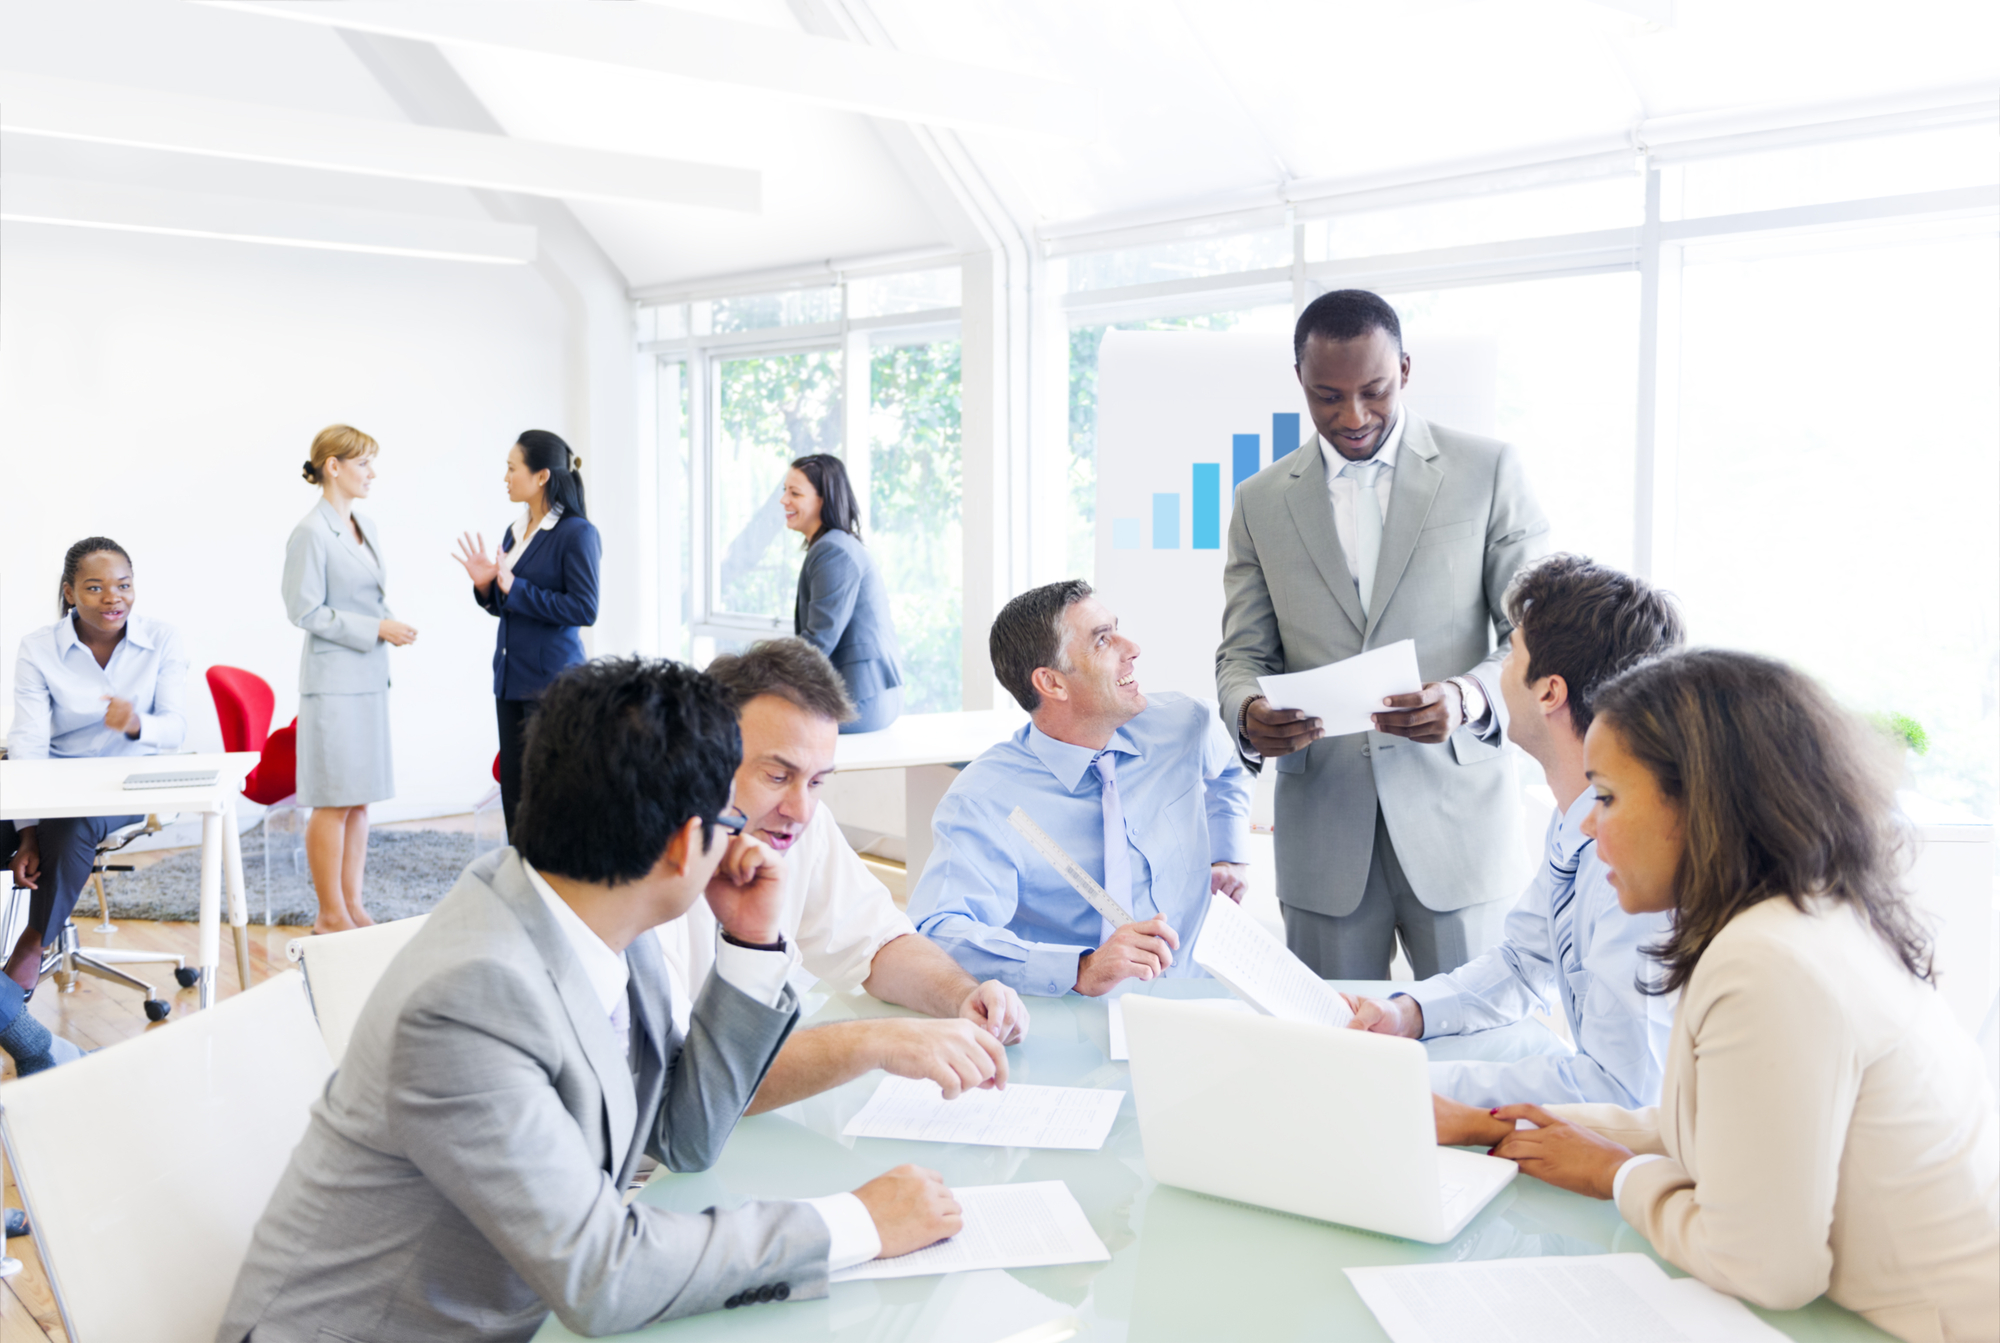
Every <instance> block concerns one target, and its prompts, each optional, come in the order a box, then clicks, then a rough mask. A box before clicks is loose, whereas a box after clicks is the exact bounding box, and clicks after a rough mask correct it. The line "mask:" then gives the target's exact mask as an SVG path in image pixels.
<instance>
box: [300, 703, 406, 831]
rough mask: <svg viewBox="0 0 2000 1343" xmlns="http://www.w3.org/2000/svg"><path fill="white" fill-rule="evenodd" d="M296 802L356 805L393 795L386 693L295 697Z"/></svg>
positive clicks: (394, 775) (301, 803)
mask: <svg viewBox="0 0 2000 1343" xmlns="http://www.w3.org/2000/svg"><path fill="white" fill-rule="evenodd" d="M298 785H299V788H298V797H299V805H300V806H301V807H361V806H366V805H367V804H368V803H370V802H381V801H384V800H386V799H388V798H391V797H394V796H395V795H396V768H395V762H394V760H393V759H392V758H391V757H390V754H389V692H388V691H386V690H376V691H371V692H369V693H368V694H365V695H301V696H299V773H298Z"/></svg>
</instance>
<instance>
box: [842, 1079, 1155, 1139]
mask: <svg viewBox="0 0 2000 1343" xmlns="http://www.w3.org/2000/svg"><path fill="white" fill-rule="evenodd" d="M1124 1101H1125V1093H1124V1092H1122V1091H1103V1090H1098V1089H1096V1088H1091V1087H1037V1086H1029V1085H1027V1084H1026V1083H1009V1084H1008V1086H1007V1088H1006V1090H1004V1091H997V1090H996V1091H966V1092H961V1093H960V1094H959V1097H958V1099H957V1100H950V1101H948V1100H946V1099H945V1098H944V1092H943V1091H942V1090H941V1089H940V1088H939V1087H938V1084H937V1083H936V1082H932V1081H929V1080H928V1079H923V1080H919V1079H913V1078H908V1077H885V1078H883V1079H882V1085H881V1086H879V1087H877V1088H875V1094H874V1095H873V1096H870V1097H869V1098H868V1103H867V1104H866V1105H864V1106H862V1107H861V1111H860V1113H858V1114H856V1115H855V1116H854V1118H852V1119H850V1120H848V1121H847V1127H846V1128H844V1129H842V1130H841V1132H842V1133H844V1134H845V1135H846V1136H848V1137H850V1138H908V1139H914V1140H916V1141H918V1142H965V1143H978V1144H981V1145H984V1146H988V1147H1067V1148H1073V1149H1075V1150H1078V1151H1091V1152H1094V1151H1096V1150H1097V1149H1098V1148H1100V1147H1102V1146H1104V1140H1105V1138H1106V1137H1108V1136H1109V1135H1110V1133H1111V1123H1112V1121H1113V1120H1115V1119H1117V1118H1118V1107H1119V1106H1120V1105H1122V1104H1123V1103H1124Z"/></svg>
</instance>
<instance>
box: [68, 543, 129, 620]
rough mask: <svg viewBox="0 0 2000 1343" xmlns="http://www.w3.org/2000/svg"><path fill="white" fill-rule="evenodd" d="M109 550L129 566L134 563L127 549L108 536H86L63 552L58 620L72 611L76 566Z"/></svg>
mask: <svg viewBox="0 0 2000 1343" xmlns="http://www.w3.org/2000/svg"><path fill="white" fill-rule="evenodd" d="M107 550H108V551H110V552H111V553H112V554H114V555H116V556H117V557H118V558H119V559H121V560H123V561H125V563H127V564H130V563H131V562H132V557H131V556H130V555H127V554H126V553H125V547H123V546H121V545H119V544H118V543H117V542H116V541H114V540H112V539H111V538H110V537H108V536H86V537H84V538H83V540H81V541H78V542H77V543H76V544H75V545H73V546H71V547H70V548H69V549H68V550H66V551H64V552H63V572H62V581H61V582H60V583H57V584H56V617H57V619H61V618H62V617H63V616H66V615H68V614H69V613H70V611H71V609H72V605H73V604H72V603H71V601H70V599H69V587H70V584H72V583H74V582H76V566H77V565H79V564H82V563H83V562H84V561H85V560H86V559H89V558H90V557H91V556H92V555H97V554H101V553H102V552H104V551H107Z"/></svg>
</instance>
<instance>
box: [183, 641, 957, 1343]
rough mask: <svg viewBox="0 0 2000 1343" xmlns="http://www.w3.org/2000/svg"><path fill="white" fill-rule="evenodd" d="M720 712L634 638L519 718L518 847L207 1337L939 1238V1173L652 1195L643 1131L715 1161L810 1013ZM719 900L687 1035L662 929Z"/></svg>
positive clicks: (369, 1334) (577, 1307) (367, 1047)
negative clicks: (529, 723) (820, 1193)
mask: <svg viewBox="0 0 2000 1343" xmlns="http://www.w3.org/2000/svg"><path fill="white" fill-rule="evenodd" d="M737 751H738V746H737V734H736V711H735V706H734V704H733V703H732V702H731V701H730V699H729V697H728V695H727V694H726V693H724V692H723V690H722V689H721V688H720V687H719V686H717V685H716V684H715V683H714V682H713V681H711V680H709V678H707V677H705V676H703V675H701V674H700V673H698V672H694V671H691V670H689V669H688V668H685V667H682V666H678V665H676V664H674V663H669V662H646V661H642V660H639V659H626V660H618V661H604V662H597V663H588V664H584V665H582V666H578V667H573V668H571V669H569V670H568V671H567V672H565V673H564V674H563V675H562V676H560V677H558V678H557V679H556V681H555V682H554V683H553V684H551V686H550V687H549V689H548V690H547V691H546V692H545V693H544V696H543V698H542V701H541V708H540V712H539V713H538V715H537V718H536V721H535V724H534V726H533V727H532V728H531V730H530V735H529V739H528V750H527V769H526V789H525V792H524V795H523V797H522V799H521V807H520V811H519V813H518V816H517V821H518V824H517V827H516V832H515V837H516V847H515V848H511V849H501V850H499V851H498V852H497V853H495V854H492V855H489V856H487V857H485V858H482V859H480V860H479V861H477V862H475V863H474V864H473V865H472V866H471V867H470V868H469V869H467V871H466V873H465V875H464V876H463V877H461V878H460V879H459V882H458V885H457V886H455V887H454V888H453V889H452V891H451V893H450V894H449V895H447V896H446V897H445V898H444V900H443V901H442V902H440V903H439V905H438V907H437V909H436V910H435V911H434V912H433V913H432V914H431V916H430V919H429V921H428V922H427V923H426V924H425V926H424V928H423V931H421V932H420V933H418V934H417V936H416V937H415V938H414V939H413V940H412V941H411V943H410V944H409V946H408V947H406V948H405V949H404V950H403V951H402V953H401V954H400V955H398V956H397V957H396V959H395V961H393V962H392V963H391V964H390V966H389V969H388V972H387V973H386V974H385V975H384V976H383V979H382V982H381V984H380V985H379V986H378V987H377V988H376V990H375V992H374V994H373V995H372V996H371V997H370V998H369V1000H368V1005H367V1006H366V1008H364V1009H363V1012H362V1015H361V1019H360V1021H359V1022H358V1023H357V1025H356V1027H355V1032H354V1037H353V1040H352V1042H351V1043H350V1045H349V1046H348V1050H347V1054H346V1057H345V1059H344V1061H343V1063H342V1066H341V1068H340V1070H339V1071H338V1072H337V1073H335V1074H334V1077H333V1080H332V1081H331V1082H330V1083H329V1084H328V1086H327V1089H326V1092H325V1094H324V1095H323V1096H322V1097H321V1098H320V1099H319V1100H318V1101H317V1102H315V1104H314V1105H313V1110H312V1120H311V1123H310V1125H309V1126H308V1128H307V1130H306V1135H305V1137H304V1138H303V1139H302V1140H301V1141H300V1143H299V1145H298V1147H297V1149H296V1150H294V1152H293V1153H292V1160H291V1165H290V1167H289V1168H288V1169H287V1170H286V1172H285V1175H284V1177H283V1179H282V1180H281V1181H280V1182H279V1185H278V1188H277V1190H276V1192H275V1193H274V1194H273V1195H272V1197H271V1203H270V1206H269V1207H267V1208H266V1209H265V1212H264V1216H263V1220H262V1221H261V1222H260V1223H259V1224H258V1227H257V1231H256V1234H255V1236H254V1238H253V1239H252V1242H251V1246H250V1253H249V1256H248V1258H247V1260H246V1261H245V1263H244V1265H243V1269H242V1272H241V1273H240V1274H239V1276H238V1278H237V1281H236V1289H235V1292H234V1294H233V1295H232V1297H231V1299H230V1303H229V1307H228V1310H227V1313H226V1314H225V1316H224V1319H223V1324H222V1328H221V1329H220V1331H219V1332H218V1334H217V1339H218V1343H244V1340H246V1339H249V1340H256V1343H418V1340H424V1341H425V1343H437V1341H438V1340H473V1339H481V1340H489V1339H492V1340H518V1339H527V1338H528V1337H529V1336H530V1335H532V1334H533V1333H534V1332H535V1331H536V1329H537V1328H539V1327H540V1326H541V1324H542V1321H543V1320H544V1319H545V1318H546V1317H547V1315H548V1313H549V1312H550V1311H551V1310H554V1311H555V1313H556V1314H557V1315H558V1316H559V1317H561V1319H562V1321H563V1323H564V1324H566V1325H567V1326H568V1327H569V1328H571V1329H573V1330H575V1331H577V1332H579V1333H582V1334H587V1335H599V1334H608V1333H621V1332H624V1331H626V1330H631V1329H637V1328H640V1327H641V1326H643V1325H648V1324H652V1323H655V1322H657V1321H660V1320H664V1319H672V1318H676V1317H679V1316H683V1315H692V1314H696V1313H698V1312H701V1311H708V1310H715V1309H717V1308H718V1307H719V1308H724V1309H729V1308H734V1307H738V1306H747V1305H751V1304H755V1303H759V1302H765V1301H777V1300H785V1299H787V1298H790V1297H813V1296H822V1295H824V1294H825V1293H826V1288H827V1277H828V1274H829V1273H830V1272H832V1271H834V1270H837V1269H839V1268H843V1267H846V1266H848V1265H850V1264H854V1263H859V1262H861V1261H862V1260H864V1259H868V1258H872V1257H874V1256H876V1255H877V1254H881V1255H894V1254H902V1253H906V1252H908V1251H909V1250H912V1249H915V1248H917V1247H918V1246H921V1245H925V1244H929V1243H930V1242H931V1241H934V1240H937V1239H940V1238H942V1237H944V1236H948V1235H951V1234H953V1233H955V1232H956V1231H957V1230H958V1229H959V1227H960V1225H961V1223H960V1219H959V1216H958V1207H957V1204H956V1203H955V1202H954V1201H953V1200H952V1198H951V1195H950V1193H949V1191H948V1190H946V1189H945V1188H944V1186H943V1183H942V1181H941V1180H939V1179H938V1177H937V1176H936V1175H935V1174H934V1173H932V1172H929V1171H922V1170H919V1169H918V1168H916V1167H914V1166H904V1167H900V1168H898V1169H897V1170H895V1171H892V1172H890V1173H889V1174H887V1175H885V1176H882V1177H880V1178H879V1179H876V1180H873V1181H870V1182H869V1183H868V1184H866V1185H863V1186H862V1187H861V1188H860V1189H859V1190H856V1191H855V1192H854V1193H852V1194H835V1195H832V1196H831V1197H828V1198H820V1199H812V1200H808V1201H806V1202H799V1203H777V1202H752V1203H748V1204H745V1205H744V1206H743V1207H741V1208H737V1209H734V1210H730V1211H722V1210H718V1209H714V1208H711V1209H709V1210H708V1211H707V1212H705V1213H701V1214H688V1213H673V1212H666V1211H663V1210H661V1209H657V1208H651V1207H647V1206H645V1205H643V1204H634V1205H632V1206H630V1207H627V1206H626V1205H625V1204H624V1201H623V1199H622V1198H621V1194H622V1192H623V1190H624V1189H625V1186H626V1184H627V1182H628V1180H629V1179H630V1177H631V1174H632V1170H633V1166H634V1164H635V1163H636V1161H637V1160H638V1157H639V1155H640V1153H641V1152H642V1151H643V1152H645V1153H647V1154H650V1155H651V1156H653V1157H655V1158H656V1159H658V1160H659V1161H661V1162H663V1163H665V1164H666V1165H667V1166H669V1167H670V1168H672V1169H675V1170H697V1169H700V1168H702V1167H704V1166H707V1165H708V1164H710V1163H711V1162H712V1161H713V1160H714V1159H715V1157H716V1155H717V1154H718V1153H719V1152H720V1151H721V1149H722V1146H723V1144H724V1143H725V1142H726V1141H727V1140H728V1138H729V1134H730V1131H731V1129H732V1128H734V1126H735V1124H736V1121H737V1119H738V1118H739V1117H740V1116H741V1115H742V1113H743V1109H744V1107H745V1106H746V1105H747V1104H748V1103H749V1101H750V1098H751V1096H753V1095H754V1094H755V1093H756V1091H757V1087H758V1084H759V1083H760V1082H761V1081H762V1080H763V1077H764V1073H765V1071H766V1069H768V1068H769V1067H770V1064H771V1059H772V1057H773V1056H774V1055H775V1054H776V1053H777V1052H778V1048H779V1046H780V1045H781V1044H783V1042H784V1040H785V1037H786V1035H787V1034H789V1033H790V1031H791V1029H792V1026H793V1023H794V1022H795V1021H796V1020H797V1017H798V999H797V997H796V995H795V994H794V993H793V991H792V989H791V988H790V987H789V986H788V984H787V983H786V977H787V974H788V972H789V971H790V969H791V966H792V963H793V960H794V956H793V953H792V952H791V951H790V949H789V948H787V947H786V946H785V943H784V938H783V937H782V935H781V933H780V931H779V928H780V924H779V918H780V914H781V909H780V881H779V876H780V872H779V867H778V862H779V860H778V859H777V857H776V856H775V855H774V854H772V852H771V851H770V850H769V849H767V848H765V847H764V846H763V845H761V844H759V843H757V842H755V841H754V840H748V839H745V838H743V837H742V836H741V835H740V834H721V833H718V831H730V830H736V829H740V826H741V820H740V816H729V815H725V809H726V808H728V807H729V805H730V780H731V776H732V775H733V774H734V772H735V770H736V764H737V760H736V757H737ZM702 898H706V899H707V901H708V903H709V906H710V908H711V909H712V910H713V911H714V913H715V916H716V922H717V923H718V924H719V925H720V928H721V932H720V934H719V936H720V940H721V942H722V945H721V946H720V947H719V948H718V949H717V952H716V970H715V973H714V974H712V975H711V976H710V977H709V980H708V983H707V985H706V987H705V988H704V989H703V990H702V992H701V995H700V997H699V998H698V999H697V1000H696V1002H695V1006H694V1012H693V1017H692V1021H691V1023H690V1026H689V1029H688V1032H687V1035H686V1036H685V1037H683V1036H682V1034H681V1032H680V1031H678V1030H677V1029H675V1027H674V1024H673V1012H672V1004H671V1001H670V997H669V992H670V991H669V988H668V985H667V980H666V975H665V973H664V968H663V964H662V961H661V959H660V952H659V948H658V946H657V944H656V943H655V940H654V934H653V932H652V929H653V928H655V927H656V926H658V925H659V924H661V923H664V922H666V921H668V920H671V919H674V918H677V917H679V916H680V915H681V914H682V913H684V912H685V911H686V910H687V908H688V907H689V906H690V905H692V904H693V903H694V902H695V901H696V900H697V899H702Z"/></svg>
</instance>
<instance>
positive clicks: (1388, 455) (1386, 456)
mask: <svg viewBox="0 0 2000 1343" xmlns="http://www.w3.org/2000/svg"><path fill="white" fill-rule="evenodd" d="M1409 422H1410V415H1409V412H1408V411H1406V410H1404V409H1403V408H1402V407H1401V406H1397V407H1396V422H1395V423H1394V424H1392V425H1390V426H1389V432H1388V433H1386V434H1384V435H1383V436H1382V443H1381V446H1379V447H1377V448H1376V449H1375V453H1374V455H1373V456H1371V457H1364V458H1362V460H1363V461H1369V462H1380V463H1382V472H1381V475H1380V476H1379V477H1378V479H1386V478H1388V477H1389V476H1393V475H1395V474H1396V450H1397V449H1398V448H1400V447H1402V446H1403V426H1404V425H1406V424H1408V423H1409ZM1319 451H1320V455H1321V456H1322V457H1324V458H1325V459H1326V475H1327V479H1329V480H1331V479H1332V478H1333V477H1335V476H1337V475H1339V474H1340V471H1341V468H1342V467H1344V466H1346V465H1347V464H1348V461H1347V458H1345V457H1343V456H1341V455H1340V449H1338V448H1336V447H1334V446H1333V444H1331V443H1329V442H1327V441H1326V435H1324V434H1321V435H1320V436H1319Z"/></svg>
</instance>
